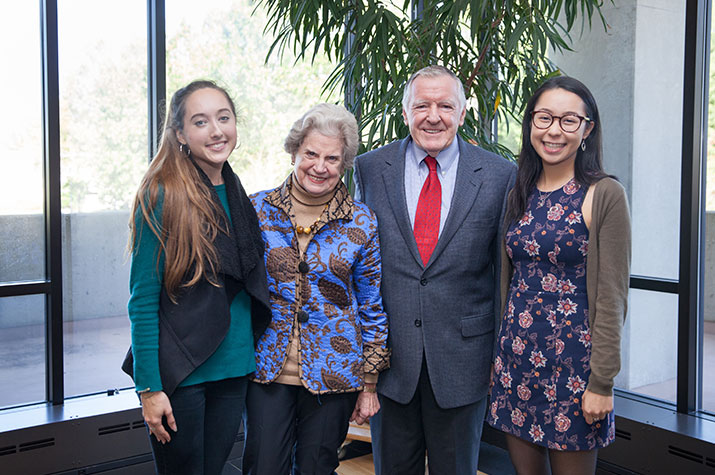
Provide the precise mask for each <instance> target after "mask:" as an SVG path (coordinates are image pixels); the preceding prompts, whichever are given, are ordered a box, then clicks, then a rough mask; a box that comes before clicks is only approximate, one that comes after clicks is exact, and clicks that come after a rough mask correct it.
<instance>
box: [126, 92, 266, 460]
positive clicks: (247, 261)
mask: <svg viewBox="0 0 715 475" xmlns="http://www.w3.org/2000/svg"><path fill="white" fill-rule="evenodd" d="M236 142H237V133H236V108H235V106H234V103H233V101H232V100H231V98H230V97H229V95H228V93H227V92H226V91H225V90H224V89H223V88H221V87H219V86H217V85H216V84H215V83H213V82H211V81H195V82H192V83H191V84H189V85H187V86H186V87H184V88H181V89H179V90H178V91H176V93H175V94H174V96H173V97H172V99H171V103H170V105H169V108H168V110H167V116H166V120H165V126H164V133H163V137H162V142H161V145H160V147H159V151H158V152H157V154H156V156H155V157H154V159H153V160H152V163H151V165H150V166H149V170H148V171H147V173H146V175H145V176H144V179H143V180H142V182H141V185H140V186H139V190H138V192H137V195H136V199H135V201H134V207H133V212H132V219H131V220H130V230H131V237H130V249H131V256H132V264H131V273H130V293H131V297H130V299H129V305H128V307H129V318H130V319H131V324H132V325H131V333H132V349H131V351H130V353H129V354H128V355H127V360H126V361H125V365H124V368H125V370H126V371H127V372H129V373H130V374H132V375H133V378H134V382H135V385H136V389H137V392H138V393H139V395H140V398H141V402H142V412H143V415H144V420H145V422H146V425H147V428H148V430H149V434H150V435H149V437H150V440H151V444H152V450H153V453H154V459H155V462H156V468H157V472H158V473H162V474H163V473H167V474H168V473H171V474H183V473H186V474H219V473H221V471H222V470H223V466H224V464H225V462H226V459H227V457H228V455H229V453H230V451H231V448H232V447H233V443H234V441H235V438H236V434H237V432H238V428H239V424H240V421H241V417H242V412H243V405H244V402H245V395H246V386H247V375H248V374H250V373H252V372H253V371H254V370H255V359H254V341H255V340H257V339H258V337H259V336H260V335H261V334H262V333H263V331H264V330H265V328H266V326H267V325H268V322H269V320H270V310H269V304H268V302H269V297H268V289H267V285H266V273H265V267H264V264H263V241H262V239H261V235H260V232H259V229H258V220H257V218H256V214H255V211H254V209H253V207H252V205H251V203H250V201H249V200H248V197H247V196H246V193H245V191H244V189H243V187H242V186H241V182H240V181H239V179H238V177H237V176H236V175H235V174H234V173H233V171H232V170H231V167H230V166H229V164H228V162H227V160H228V157H229V156H230V155H231V153H232V152H233V150H234V149H235V148H236Z"/></svg>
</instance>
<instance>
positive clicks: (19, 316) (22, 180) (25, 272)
mask: <svg viewBox="0 0 715 475" xmlns="http://www.w3.org/2000/svg"><path fill="white" fill-rule="evenodd" d="M38 18H39V4H38V2H17V4H16V5H15V7H14V11H13V14H12V15H0V44H3V45H7V46H9V45H13V47H12V48H10V47H3V48H2V57H1V60H2V62H3V64H5V65H12V67H11V68H9V69H6V72H5V74H2V75H0V103H2V104H3V107H2V113H0V141H1V142H2V143H3V152H2V153H0V170H1V172H0V286H3V285H8V284H9V283H24V282H30V281H37V280H44V278H45V222H44V219H43V203H44V201H43V179H42V178H43V175H42V151H43V146H42V143H43V141H42V70H41V65H42V63H41V62H40V57H41V54H40V53H41V48H40V35H39V32H38V31H37V25H38ZM0 354H1V355H2V361H3V364H1V365H0V407H3V406H10V405H15V404H19V403H27V402H36V401H42V400H44V399H45V360H44V355H45V301H44V298H42V297H41V296H37V295H30V296H14V297H5V298H0Z"/></svg>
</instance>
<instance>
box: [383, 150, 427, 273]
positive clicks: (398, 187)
mask: <svg viewBox="0 0 715 475" xmlns="http://www.w3.org/2000/svg"><path fill="white" fill-rule="evenodd" d="M409 141H410V138H409V137H407V138H406V139H404V140H402V143H401V144H400V153H399V154H398V156H397V157H392V158H387V159H385V163H386V164H387V166H386V167H385V171H384V172H383V174H382V179H383V181H384V183H385V193H386V194H387V198H388V200H389V201H390V207H391V208H392V212H393V213H394V215H395V221H396V222H397V227H398V228H399V229H400V233H401V234H402V238H403V239H404V240H405V243H406V244H407V248H408V249H409V250H410V253H412V257H414V259H415V260H416V261H417V262H418V263H419V264H420V265H422V258H421V257H420V253H419V251H418V250H417V242H416V241H415V235H414V232H413V230H412V224H411V223H410V216H409V214H408V212H407V198H406V196H405V153H406V152H407V144H408V143H409Z"/></svg>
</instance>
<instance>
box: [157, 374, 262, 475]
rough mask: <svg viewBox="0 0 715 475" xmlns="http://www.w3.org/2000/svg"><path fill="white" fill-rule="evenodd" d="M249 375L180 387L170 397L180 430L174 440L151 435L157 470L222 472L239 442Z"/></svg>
mask: <svg viewBox="0 0 715 475" xmlns="http://www.w3.org/2000/svg"><path fill="white" fill-rule="evenodd" d="M247 384H248V377H246V376H244V377H241V378H230V379H224V380H221V381H212V382H208V383H202V384H196V385H193V386H186V387H179V388H177V389H176V391H174V394H172V395H171V397H170V398H169V400H170V401H171V408H172V411H173V412H174V418H175V419H176V428H177V431H176V432H174V431H172V430H171V429H169V428H168V426H167V425H166V419H164V427H166V430H167V431H169V434H171V442H168V443H166V444H162V443H160V442H159V441H157V440H156V438H155V437H154V436H153V435H150V436H149V439H150V440H151V448H152V451H153V452H154V462H155V464H156V471H157V473H159V474H162V475H182V474H186V475H219V474H220V473H221V472H222V471H223V466H224V465H225V464H226V459H227V458H228V455H229V454H230V453H231V449H232V448H233V444H234V443H235V442H236V436H237V434H238V429H239V427H240V425H241V418H242V414H243V408H244V405H245V401H246V386H247Z"/></svg>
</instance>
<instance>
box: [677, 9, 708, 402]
mask: <svg viewBox="0 0 715 475" xmlns="http://www.w3.org/2000/svg"><path fill="white" fill-rule="evenodd" d="M709 4H710V2H709V1H708V0H688V1H687V3H686V12H685V54H684V64H683V66H684V75H683V145H682V171H681V197H680V268H679V276H678V281H679V286H680V292H679V299H678V361H677V368H678V373H677V391H676V406H677V411H678V412H680V413H690V412H693V411H696V410H697V405H698V401H699V400H700V385H699V382H700V378H699V375H701V374H702V372H701V369H700V364H699V363H700V360H701V358H700V356H701V354H702V332H700V331H699V329H700V328H702V318H703V315H702V292H701V291H700V290H701V289H702V288H703V263H702V262H701V260H702V259H701V247H702V243H703V242H704V241H703V239H702V236H703V233H704V229H703V223H704V210H703V209H702V206H701V204H702V203H703V193H704V191H703V186H702V184H703V183H704V174H703V167H704V165H705V163H704V162H705V160H704V157H705V156H706V155H705V154H706V149H705V146H706V140H705V137H707V131H706V130H705V127H707V108H706V106H705V104H706V103H707V98H708V92H707V91H708V76H707V75H708V73H709V68H708V62H709V50H710V5H709Z"/></svg>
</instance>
